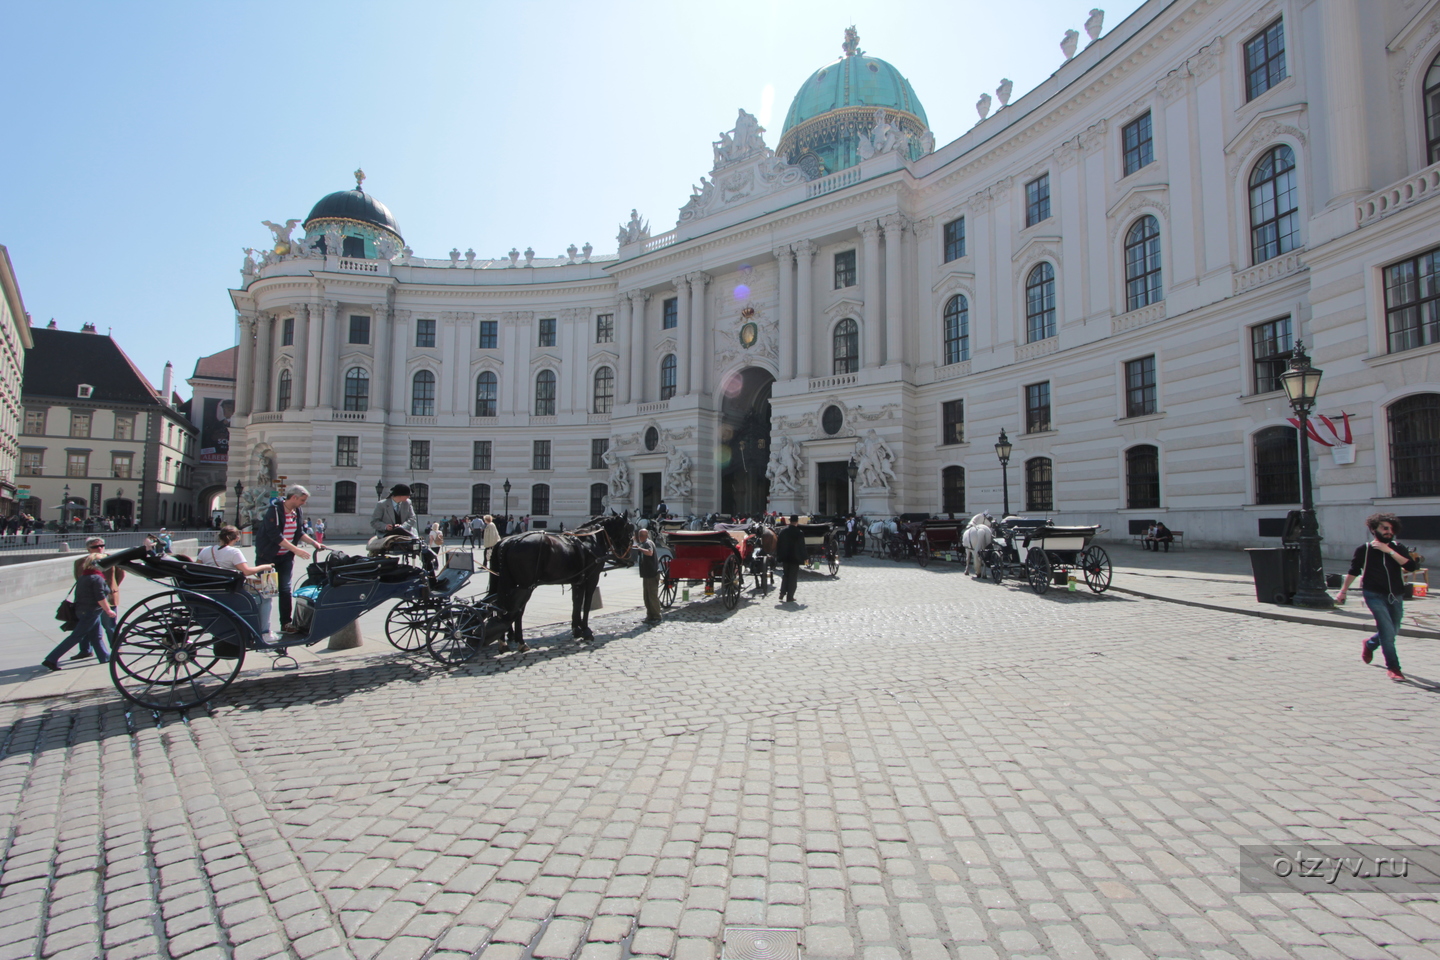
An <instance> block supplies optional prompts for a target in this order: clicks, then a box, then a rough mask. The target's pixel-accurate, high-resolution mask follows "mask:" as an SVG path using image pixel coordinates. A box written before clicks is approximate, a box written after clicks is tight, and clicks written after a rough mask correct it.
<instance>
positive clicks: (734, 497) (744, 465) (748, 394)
mask: <svg viewBox="0 0 1440 960" xmlns="http://www.w3.org/2000/svg"><path fill="white" fill-rule="evenodd" d="M774 382H775V378H774V377H772V376H770V374H769V373H768V372H767V371H764V370H761V369H759V368H758V367H747V368H746V369H744V370H742V371H740V372H739V373H736V374H732V375H731V376H730V377H728V378H727V379H726V381H725V386H724V396H723V399H722V400H721V403H720V438H719V439H720V446H719V450H718V451H717V453H718V455H719V462H720V512H721V513H728V514H732V515H734V516H739V517H754V516H758V515H760V514H762V513H764V512H765V507H766V505H767V504H768V503H769V502H770V480H769V478H768V477H766V476H765V467H766V465H768V464H769V462H770V386H771V384H773V383H774Z"/></svg>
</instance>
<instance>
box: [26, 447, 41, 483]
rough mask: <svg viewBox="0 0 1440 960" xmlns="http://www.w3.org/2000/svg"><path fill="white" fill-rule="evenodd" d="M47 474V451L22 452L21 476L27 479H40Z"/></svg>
mask: <svg viewBox="0 0 1440 960" xmlns="http://www.w3.org/2000/svg"><path fill="white" fill-rule="evenodd" d="M44 472H45V451H44V450H21V451H20V474H21V476H26V477H38V476H40V475H41V474H43V473H44Z"/></svg>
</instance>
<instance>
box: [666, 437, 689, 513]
mask: <svg viewBox="0 0 1440 960" xmlns="http://www.w3.org/2000/svg"><path fill="white" fill-rule="evenodd" d="M664 489H665V498H666V499H667V500H668V499H675V500H689V499H690V491H691V483H690V458H689V457H687V456H685V454H684V452H683V451H682V450H680V448H679V447H677V446H675V445H674V444H671V445H670V448H669V449H668V450H667V451H666V452H665V488H664Z"/></svg>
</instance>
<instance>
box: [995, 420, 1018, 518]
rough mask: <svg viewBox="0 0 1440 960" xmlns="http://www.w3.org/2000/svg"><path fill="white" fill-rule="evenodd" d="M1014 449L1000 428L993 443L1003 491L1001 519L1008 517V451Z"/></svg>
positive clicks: (1003, 430)
mask: <svg viewBox="0 0 1440 960" xmlns="http://www.w3.org/2000/svg"><path fill="white" fill-rule="evenodd" d="M1012 449H1014V448H1013V447H1012V446H1011V445H1010V438H1009V437H1007V436H1005V428H1004V427H1001V428H1000V439H999V440H996V441H995V456H997V457H999V458H1000V485H1001V486H1002V487H1003V488H1004V491H1005V514H1004V516H1003V517H1001V519H1002V520H1003V519H1004V518H1005V517H1008V516H1010V470H1009V467H1010V451H1011V450H1012Z"/></svg>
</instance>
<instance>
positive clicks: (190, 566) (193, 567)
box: [145, 557, 245, 590]
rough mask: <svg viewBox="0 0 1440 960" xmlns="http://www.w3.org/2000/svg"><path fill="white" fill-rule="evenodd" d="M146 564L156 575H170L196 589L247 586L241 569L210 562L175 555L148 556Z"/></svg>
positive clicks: (180, 583) (181, 583)
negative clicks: (228, 567)
mask: <svg viewBox="0 0 1440 960" xmlns="http://www.w3.org/2000/svg"><path fill="white" fill-rule="evenodd" d="M145 566H146V567H148V568H149V569H150V571H151V572H152V573H153V574H154V575H155V576H159V577H169V578H170V579H172V580H174V581H175V583H176V584H177V585H179V586H182V587H190V588H192V589H196V590H204V589H210V590H217V589H220V590H239V589H241V588H242V587H243V586H245V575H244V574H243V573H241V572H240V571H239V570H226V569H224V568H223V567H212V566H211V565H210V564H208V563H196V562H194V561H193V560H177V559H175V558H174V557H146V558H145Z"/></svg>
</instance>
